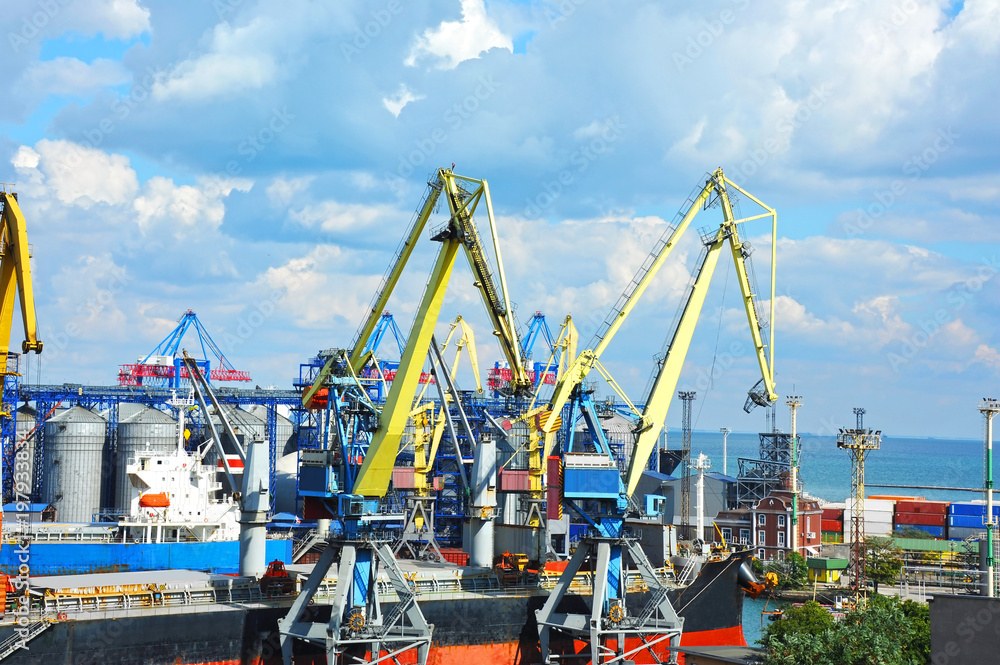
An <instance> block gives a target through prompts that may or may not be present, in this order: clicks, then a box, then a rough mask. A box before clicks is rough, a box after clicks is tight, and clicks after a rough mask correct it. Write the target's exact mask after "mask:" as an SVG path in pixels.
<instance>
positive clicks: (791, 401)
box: [785, 395, 822, 553]
mask: <svg viewBox="0 0 1000 665" xmlns="http://www.w3.org/2000/svg"><path fill="white" fill-rule="evenodd" d="M785 404H787V405H788V408H789V410H790V411H791V412H792V438H791V446H792V451H791V452H792V459H791V467H792V537H791V543H792V551H793V552H795V553H798V551H799V458H798V453H799V436H798V434H797V433H796V425H797V422H796V415H797V412H798V410H799V407H800V406H802V399H801V398H800V397H799V396H798V395H792V396H790V397H789V398H788V400H787V401H786V402H785ZM821 526H822V525H821Z"/></svg>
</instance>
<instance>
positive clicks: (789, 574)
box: [765, 552, 809, 589]
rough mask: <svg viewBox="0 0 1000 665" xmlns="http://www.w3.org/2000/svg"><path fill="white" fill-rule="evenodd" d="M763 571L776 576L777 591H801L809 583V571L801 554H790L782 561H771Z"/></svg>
mask: <svg viewBox="0 0 1000 665" xmlns="http://www.w3.org/2000/svg"><path fill="white" fill-rule="evenodd" d="M765 571H766V572H769V573H774V574H776V575H777V576H778V588H779V589H801V588H803V587H805V585H806V583H807V582H808V581H809V569H808V568H807V567H806V560H805V557H803V556H802V555H801V554H798V553H796V552H792V553H791V554H789V555H788V558H787V559H785V560H784V561H771V562H770V563H768V564H767V566H766V567H765Z"/></svg>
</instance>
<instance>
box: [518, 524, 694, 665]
mask: <svg viewBox="0 0 1000 665" xmlns="http://www.w3.org/2000/svg"><path fill="white" fill-rule="evenodd" d="M625 551H627V552H628V554H629V556H630V557H631V558H632V561H633V562H634V563H635V565H636V567H637V568H638V570H639V572H640V575H641V576H642V578H643V581H644V582H645V583H646V585H647V587H648V589H649V591H648V593H649V598H648V600H647V601H646V603H645V604H644V605H643V606H642V607H641V608H638V612H637V613H636V614H635V615H634V616H633V615H630V613H629V611H628V607H627V605H626V602H625V601H626V585H625V575H624V570H625V568H624V557H623V556H622V554H623V552H625ZM590 558H592V559H594V564H595V573H594V587H593V594H592V596H591V598H592V603H593V605H592V606H591V612H590V614H589V615H586V614H569V613H561V612H557V611H556V608H557V607H558V606H559V604H560V602H562V600H563V598H564V597H565V596H566V593H567V592H568V591H569V588H570V585H571V584H572V583H573V578H574V577H575V576H576V574H577V573H578V572H579V571H580V569H581V567H582V566H583V564H584V563H585V562H586V561H587V559H590ZM535 618H536V620H537V622H538V637H539V646H540V647H541V655H542V663H544V664H546V665H550V664H551V663H553V662H554V661H557V660H560V659H561V658H562V657H563V656H568V655H571V653H576V652H575V651H573V652H567V653H563V652H562V649H561V648H560V647H561V646H562V645H566V647H567V648H572V645H573V643H574V642H576V641H582V642H585V643H587V644H588V645H589V650H590V655H591V663H593V665H606V664H609V663H623V662H624V661H629V660H631V661H634V660H637V658H636V656H637V655H638V654H640V653H642V652H646V653H645V654H643V656H642V659H643V660H646V659H647V658H649V657H650V656H651V657H652V659H653V662H658V663H662V662H670V663H675V662H676V658H677V657H676V652H675V651H673V650H668V649H667V648H666V645H665V644H663V643H664V642H667V643H669V645H670V646H672V647H678V646H680V639H681V633H682V632H683V627H684V619H682V618H681V617H679V616H678V615H677V613H676V612H675V611H674V609H673V606H672V605H671V604H670V599H669V596H668V588H667V586H666V585H665V584H664V583H663V581H662V580H660V578H658V577H657V576H656V574H655V573H654V572H653V567H652V565H651V564H650V563H649V559H648V558H647V557H646V555H645V553H644V552H643V551H642V548H641V547H640V546H639V545H638V543H636V542H635V540H633V539H631V538H627V537H618V538H603V537H586V538H584V539H583V540H582V541H581V542H580V545H579V546H578V547H577V549H576V552H575V553H574V554H573V558H572V559H571V560H570V562H569V563H568V564H567V565H566V570H565V571H564V572H563V573H562V575H560V577H559V581H558V582H557V583H556V586H555V588H554V589H553V590H552V593H551V594H550V595H549V597H548V599H547V600H546V601H545V605H544V606H543V607H542V609H540V610H536V611H535Z"/></svg>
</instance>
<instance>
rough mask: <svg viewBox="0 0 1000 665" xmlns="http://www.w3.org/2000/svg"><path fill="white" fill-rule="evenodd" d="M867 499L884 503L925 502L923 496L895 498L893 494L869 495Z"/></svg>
mask: <svg viewBox="0 0 1000 665" xmlns="http://www.w3.org/2000/svg"><path fill="white" fill-rule="evenodd" d="M868 498H869V499H882V500H884V501H925V500H926V499H927V497H923V496H895V495H893V494H869V495H868Z"/></svg>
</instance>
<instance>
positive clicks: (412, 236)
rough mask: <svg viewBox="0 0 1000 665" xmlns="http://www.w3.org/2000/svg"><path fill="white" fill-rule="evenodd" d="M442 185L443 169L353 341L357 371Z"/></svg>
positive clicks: (431, 184)
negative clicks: (369, 339)
mask: <svg viewBox="0 0 1000 665" xmlns="http://www.w3.org/2000/svg"><path fill="white" fill-rule="evenodd" d="M441 187H442V179H441V172H440V171H439V172H438V177H437V178H435V179H434V180H431V181H429V182H428V183H427V193H426V194H425V195H424V200H423V202H422V204H421V205H420V207H419V208H418V210H417V213H416V215H415V217H414V219H413V224H412V225H411V226H410V230H409V231H408V232H407V234H406V237H405V238H404V239H403V241H402V243H401V244H400V246H399V249H398V250H397V251H396V256H395V258H394V259H393V262H392V263H391V264H390V265H389V269H388V270H387V271H386V273H385V277H384V278H383V279H382V285H381V286H380V287H379V290H378V291H377V292H376V294H375V298H374V299H373V300H372V305H371V309H370V310H369V311H368V316H367V317H366V318H365V322H364V323H362V324H361V327H360V328H359V329H358V333H357V336H356V337H355V338H354V343H353V344H352V345H351V353H350V356H349V362H350V364H351V368H352V369H353V370H354V371H355V373H358V372H361V369H362V368H363V367H364V366H365V363H366V362H367V359H368V357H369V356H368V355H367V354H366V353H365V351H366V348H365V347H366V345H367V343H368V338H369V337H371V334H372V331H373V330H375V326H376V325H378V322H379V319H380V318H381V317H382V312H383V311H385V306H386V304H387V303H388V302H389V296H390V295H392V292H393V289H395V288H396V284H397V283H398V282H399V276H400V275H402V274H403V268H404V267H406V262H407V261H408V260H409V258H410V255H411V254H412V253H413V248H414V247H416V246H417V240H419V239H420V234H421V233H423V231H424V227H425V226H426V225H427V220H428V219H429V218H430V216H431V213H432V212H434V206H436V205H437V202H438V197H440V196H441Z"/></svg>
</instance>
